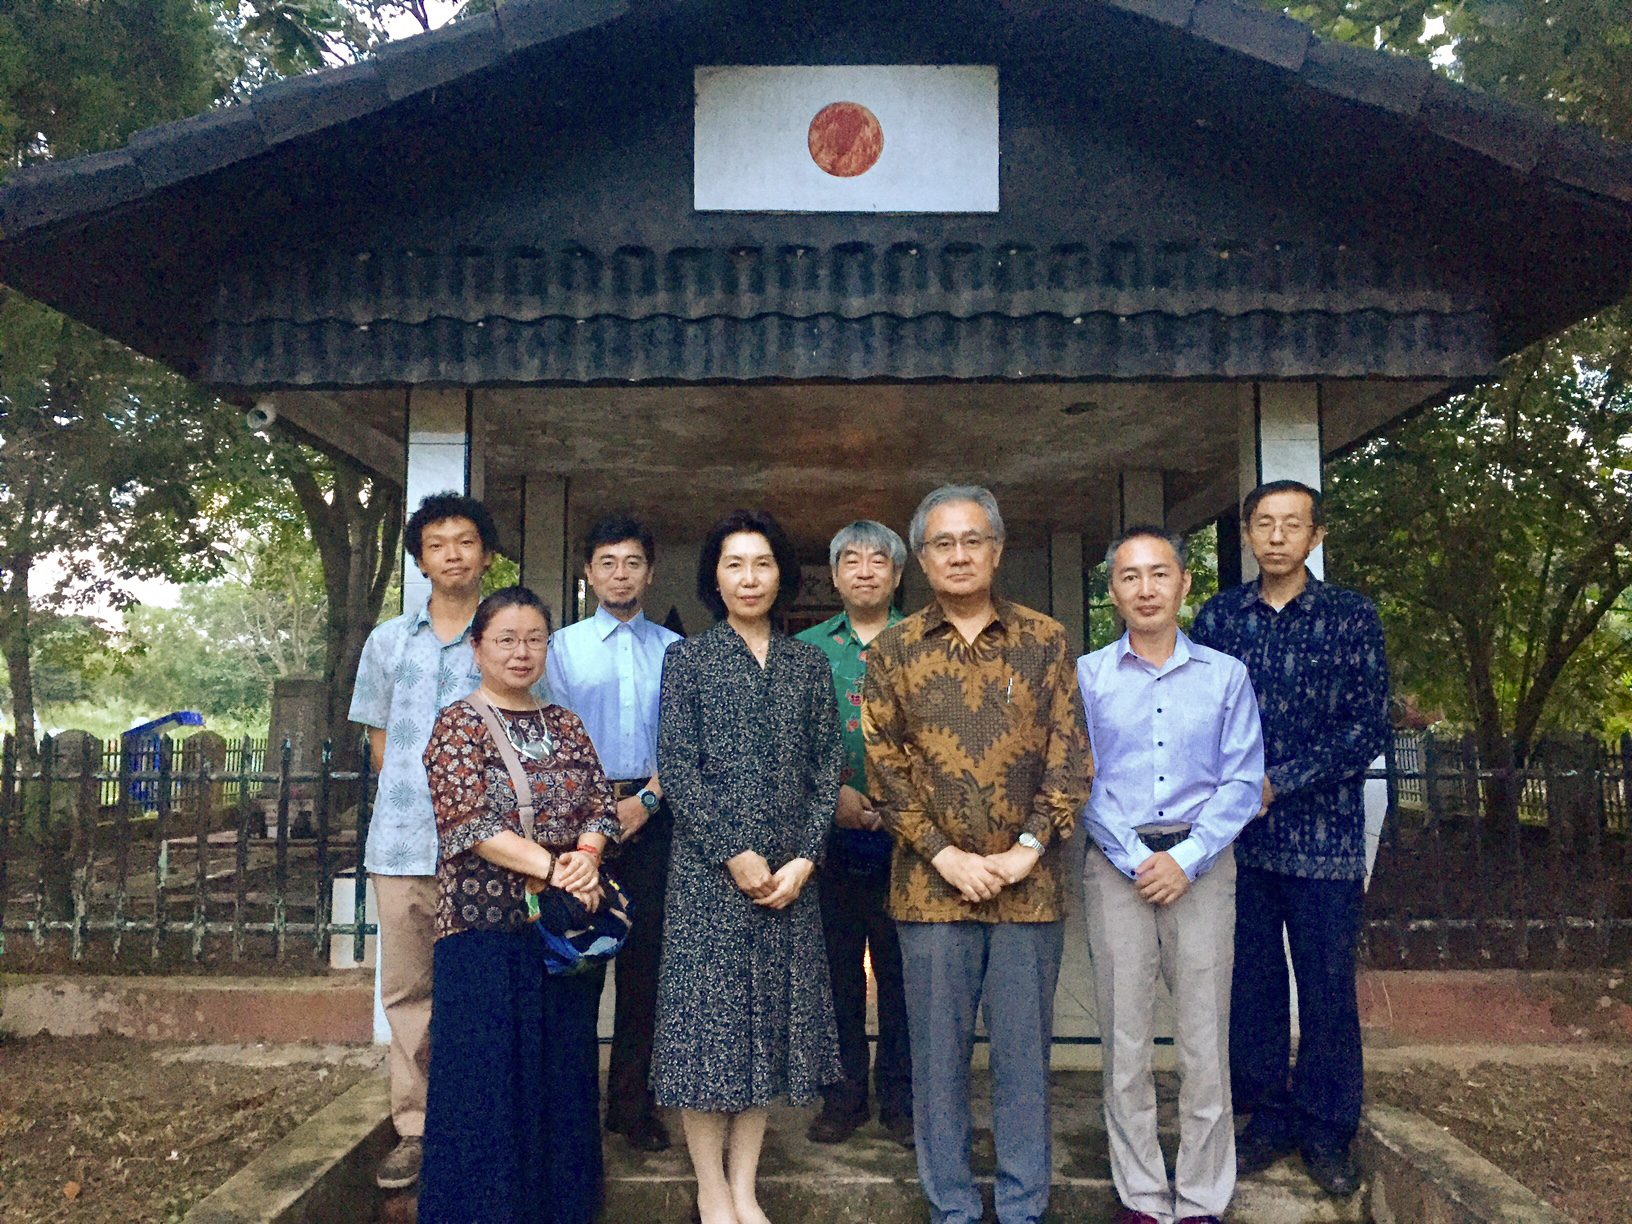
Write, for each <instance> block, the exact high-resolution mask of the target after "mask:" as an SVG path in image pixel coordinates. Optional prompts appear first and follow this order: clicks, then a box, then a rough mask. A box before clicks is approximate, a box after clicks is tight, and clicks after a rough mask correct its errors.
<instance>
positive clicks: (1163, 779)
mask: <svg viewBox="0 0 1632 1224" xmlns="http://www.w3.org/2000/svg"><path fill="white" fill-rule="evenodd" d="M1156 781H1158V782H1166V781H1167V776H1166V775H1165V774H1157V775H1156Z"/></svg>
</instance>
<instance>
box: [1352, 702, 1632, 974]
mask: <svg viewBox="0 0 1632 1224" xmlns="http://www.w3.org/2000/svg"><path fill="white" fill-rule="evenodd" d="M1370 776H1372V777H1381V778H1383V779H1385V780H1386V782H1387V785H1388V795H1389V804H1388V814H1387V817H1386V819H1385V820H1384V823H1383V829H1382V836H1381V840H1380V844H1379V847H1378V852H1377V865H1376V870H1375V872H1374V874H1373V877H1372V882H1371V887H1370V890H1369V892H1368V894H1367V897H1366V924H1365V947H1364V948H1363V953H1364V955H1365V957H1366V959H1367V960H1368V961H1369V962H1370V963H1371V964H1373V965H1376V966H1383V965H1388V964H1394V965H1399V966H1411V967H1448V968H1449V967H1455V968H1481V967H1499V966H1506V967H1544V966H1545V967H1582V966H1596V965H1604V964H1609V963H1614V962H1617V961H1619V960H1622V959H1625V957H1626V956H1627V955H1628V954H1629V952H1632V837H1629V836H1628V834H1629V824H1632V822H1629V815H1628V813H1629V811H1632V736H1622V737H1621V739H1620V741H1619V742H1618V743H1615V744H1604V743H1602V742H1599V741H1596V740H1593V739H1591V738H1589V737H1584V736H1576V737H1565V738H1557V739H1552V740H1547V741H1544V742H1542V743H1540V744H1538V745H1537V746H1536V747H1535V749H1534V750H1533V751H1532V752H1531V753H1530V756H1529V759H1528V761H1527V762H1526V765H1525V767H1524V768H1514V767H1513V766H1511V765H1510V764H1507V763H1497V764H1492V763H1490V762H1487V761H1485V760H1483V759H1481V757H1480V754H1479V752H1478V750H1477V748H1476V747H1475V745H1474V743H1473V740H1472V738H1471V737H1467V738H1464V739H1461V740H1450V739H1445V738H1439V737H1433V736H1428V735H1424V734H1421V733H1409V732H1402V733H1400V734H1398V735H1396V736H1395V738H1394V742H1393V744H1392V746H1391V748H1390V750H1389V752H1388V753H1387V755H1386V768H1385V769H1383V770H1381V771H1373V772H1372V774H1371V775H1370Z"/></svg>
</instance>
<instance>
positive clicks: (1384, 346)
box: [203, 310, 1495, 388]
mask: <svg viewBox="0 0 1632 1224" xmlns="http://www.w3.org/2000/svg"><path fill="white" fill-rule="evenodd" d="M1494 363H1495V358H1494V356H1493V355H1492V349H1491V339H1490V327H1489V322H1488V319H1487V317H1486V316H1485V315H1484V314H1482V313H1479V312H1468V313H1461V314H1434V313H1429V312H1420V313H1412V314H1392V313H1388V312H1384V311H1379V310H1361V311H1354V312H1351V313H1347V314H1341V315H1338V314H1329V313H1326V312H1323V311H1305V312H1299V313H1296V314H1281V313H1274V312H1270V311H1255V312H1253V313H1251V314H1244V315H1233V316H1232V315H1224V314H1220V313H1218V312H1216V311H1204V312H1200V313H1197V314H1191V315H1185V316H1175V315H1169V314H1156V313H1149V314H1137V315H1117V314H1111V313H1107V312H1095V313H1089V314H1081V315H1076V316H1073V317H1069V318H1068V317H1065V316H1063V315H1057V314H1035V315H1025V316H1021V317H1018V318H1016V317H1011V316H1008V315H999V314H981V315H974V316H970V317H964V318H955V317H953V316H951V315H946V314H928V315H919V316H916V317H911V318H903V317H901V316H900V315H893V314H873V315H864V316H862V317H860V318H854V319H851V318H841V317H839V316H836V315H831V314H821V315H812V316H808V317H805V318H790V317H789V316H787V315H783V314H765V315H757V316H754V317H752V318H734V317H729V316H720V315H715V316H711V317H707V318H701V319H682V318H676V317H675V316H673V315H653V316H649V317H646V318H639V319H630V318H623V317H619V316H613V315H601V316H598V317H595V318H563V317H560V316H547V317H543V318H539V319H535V320H529V321H524V322H518V321H515V320H511V319H491V320H484V321H482V322H478V323H466V322H462V321H460V320H458V319H446V318H437V319H429V320H427V321H425V322H423V323H398V322H394V321H386V322H379V323H372V324H355V325H354V324H348V323H340V322H335V321H322V322H314V323H291V322H283V321H267V322H261V323H251V324H233V323H222V324H218V325H217V326H216V327H215V329H214V332H213V336H212V340H211V343H210V346H209V355H208V358H207V361H206V366H205V369H204V371H203V379H204V381H205V382H207V383H209V384H210V385H213V386H216V387H220V388H233V387H257V388H270V387H322V386H367V385H371V384H398V383H403V382H409V383H437V382H446V383H451V384H455V385H483V384H499V383H532V382H548V381H563V382H603V381H617V382H625V381H650V380H669V379H684V380H688V381H689V380H708V379H725V380H751V379H783V378H843V379H860V378H886V377H887V378H909V379H912V378H924V379H934V378H1003V379H1013V378H1033V377H1048V378H1310V377H1322V378H1360V377H1387V378H1436V379H1443V378H1453V379H1454V378H1479V377H1484V376H1487V375H1488V374H1490V372H1491V371H1492V369H1493V367H1494Z"/></svg>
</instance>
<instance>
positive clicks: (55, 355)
mask: <svg viewBox="0 0 1632 1224" xmlns="http://www.w3.org/2000/svg"><path fill="white" fill-rule="evenodd" d="M243 437H244V435H243V430H242V427H241V425H240V424H239V422H238V420H237V414H236V413H233V412H231V411H230V410H229V409H226V408H225V407H224V406H222V405H219V404H216V403H214V402H213V401H211V400H209V399H208V398H206V397H204V396H202V395H200V394H199V393H198V392H197V391H195V390H194V389H193V388H192V387H191V386H189V385H188V384H187V383H185V382H184V381H183V380H182V379H180V378H178V377H177V376H175V375H174V374H171V373H169V372H168V371H166V370H164V369H163V368H161V367H160V366H158V365H157V364H156V363H154V362H152V361H149V360H147V359H145V358H142V357H138V356H137V355H136V354H134V353H132V352H130V350H128V349H126V348H123V347H122V346H120V345H118V344H115V343H114V342H112V341H110V340H107V339H105V338H103V337H101V336H98V335H96V334H95V333H92V332H90V331H89V330H87V329H85V328H83V327H80V326H79V325H78V324H76V323H73V322H72V321H70V320H68V319H66V318H64V317H63V316H62V315H59V314H56V313H55V312H52V311H48V310H45V309H43V308H41V307H40V306H39V305H37V304H36V303H34V302H30V301H28V300H27V299H25V298H23V297H21V296H20V295H18V294H15V293H12V292H10V291H8V290H3V289H0V653H3V655H4V657H5V661H6V668H7V672H8V675H9V677H10V688H11V714H12V719H13V723H14V725H15V727H16V729H17V733H18V738H19V743H20V744H21V746H22V752H23V754H24V756H25V757H28V758H31V757H32V754H33V750H34V734H33V732H34V713H35V698H34V685H33V678H32V664H33V655H34V648H35V635H34V624H35V620H36V618H37V617H39V616H40V615H41V614H42V613H44V614H47V615H48V616H62V615H67V614H72V613H75V612H78V611H80V610H82V609H84V608H85V607H86V606H87V605H89V604H91V603H92V602H95V601H98V600H102V601H106V602H109V603H112V604H113V605H115V606H119V605H121V604H123V603H125V602H128V596H126V595H125V594H124V593H123V592H122V591H121V590H120V589H119V581H120V580H121V579H128V578H133V577H138V576H161V575H162V576H166V577H170V578H189V577H193V578H197V577H203V576H205V575H207V574H209V573H211V572H213V571H214V570H215V569H216V568H217V566H218V565H219V561H220V558H219V555H218V553H217V552H216V549H215V542H216V540H217V539H218V538H219V532H218V525H217V524H216V523H215V522H213V521H212V518H211V516H210V514H209V513H208V501H209V493H210V489H211V487H212V484H214V483H215V482H216V481H219V480H221V479H224V478H226V477H227V475H228V468H227V466H225V465H223V462H222V460H223V456H225V455H230V453H231V451H232V448H233V446H234V445H235V444H237V445H241V444H242V439H243ZM48 556H49V557H52V558H54V559H55V560H56V561H57V562H58V578H57V580H56V582H55V583H54V585H53V587H52V589H51V590H49V591H47V592H45V593H44V594H43V595H42V594H40V593H38V592H36V593H35V594H34V596H33V598H31V597H30V591H29V586H30V579H31V578H32V577H33V575H34V572H35V569H36V566H37V564H38V563H39V562H40V561H41V560H42V559H43V558H45V557H48Z"/></svg>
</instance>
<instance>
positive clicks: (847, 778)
mask: <svg viewBox="0 0 1632 1224" xmlns="http://www.w3.org/2000/svg"><path fill="white" fill-rule="evenodd" d="M828 561H829V563H830V564H831V565H832V568H833V586H834V587H835V588H836V589H837V590H838V592H839V598H840V599H841V600H843V601H844V611H843V612H840V613H839V614H838V615H837V616H835V617H832V618H831V619H829V620H825V621H823V622H822V623H821V624H819V625H815V626H812V627H811V628H809V629H806V630H805V631H804V632H803V633H801V634H799V635H798V637H799V640H800V641H802V642H809V643H811V644H812V645H814V646H818V647H820V648H821V650H822V653H823V654H825V655H827V661H828V663H829V664H831V665H832V668H833V688H834V691H835V693H836V694H837V696H838V702H839V735H840V738H841V739H842V741H843V743H844V765H843V768H842V770H841V771H840V774H839V780H840V782H841V783H843V785H841V786H840V787H839V804H838V811H837V812H836V813H835V814H834V818H833V823H834V829H833V835H832V837H831V838H830V839H829V842H828V849H827V865H826V867H825V868H824V869H823V871H822V887H821V901H822V930H823V933H824V934H825V936H826V939H827V965H828V972H829V973H830V974H831V976H832V980H833V1012H834V1016H835V1018H836V1019H837V1021H838V1029H839V1056H840V1058H841V1059H842V1061H843V1063H844V1079H843V1080H841V1081H840V1082H839V1083H837V1084H833V1085H830V1086H829V1087H828V1088H827V1089H826V1090H825V1091H824V1092H823V1094H822V1112H821V1113H820V1114H818V1115H817V1117H816V1119H815V1120H814V1121H813V1122H812V1123H811V1124H810V1130H809V1131H808V1135H809V1138H810V1139H811V1140H812V1141H813V1142H815V1143H843V1142H844V1141H845V1140H846V1139H848V1138H849V1137H850V1136H851V1135H852V1134H854V1133H855V1132H856V1130H857V1128H858V1127H860V1126H862V1125H863V1124H865V1123H866V1121H867V1120H868V1118H869V1117H870V1116H871V1114H870V1111H869V1109H868V1105H867V1072H868V1061H869V1060H868V1051H867V970H866V966H865V963H864V961H865V958H867V957H868V955H869V953H870V954H871V960H872V966H873V977H874V978H875V979H876V980H877V982H878V1058H877V1061H876V1062H874V1063H873V1066H872V1077H873V1091H874V1093H875V1095H876V1096H877V1098H878V1118H879V1121H880V1122H882V1123H883V1124H884V1128H885V1129H886V1130H887V1131H889V1133H890V1134H891V1135H892V1136H893V1137H894V1138H895V1139H896V1140H897V1142H899V1143H901V1144H903V1145H904V1146H908V1147H910V1146H911V1145H912V1142H913V1138H912V1057H911V1053H910V1051H909V1047H908V1044H907V999H906V992H905V990H904V989H903V987H902V984H901V945H900V943H899V942H898V941H897V939H896V934H895V921H894V919H892V918H891V917H890V913H889V891H890V853H891V850H892V847H893V845H894V843H893V841H892V839H891V838H890V835H889V834H888V833H886V832H885V831H884V827H883V822H882V821H881V819H880V818H879V815H878V813H877V812H876V811H874V809H873V802H872V800H871V799H869V798H868V797H867V793H866V790H867V744H866V741H865V739H864V738H863V736H862V733H861V688H862V681H863V680H864V678H865V677H866V675H867V646H868V644H869V643H871V642H872V640H873V639H874V638H875V637H877V636H878V635H879V634H880V633H881V632H883V631H884V630H885V629H886V628H888V627H889V626H891V625H893V624H895V623H896V621H898V620H900V619H901V614H900V613H899V612H897V611H896V610H895V592H896V588H897V587H899V586H900V585H901V574H902V571H903V570H904V569H905V567H906V564H907V546H906V545H905V544H903V543H902V542H901V537H900V536H898V535H896V533H895V532H893V531H891V530H890V529H889V528H888V527H886V526H884V524H882V523H875V522H873V521H872V520H871V519H863V520H862V521H860V522H857V523H851V524H850V525H849V526H848V527H846V528H844V529H843V530H842V531H840V532H839V533H838V534H837V535H835V536H834V537H833V542H832V543H831V544H830V545H829V546H828Z"/></svg>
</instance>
